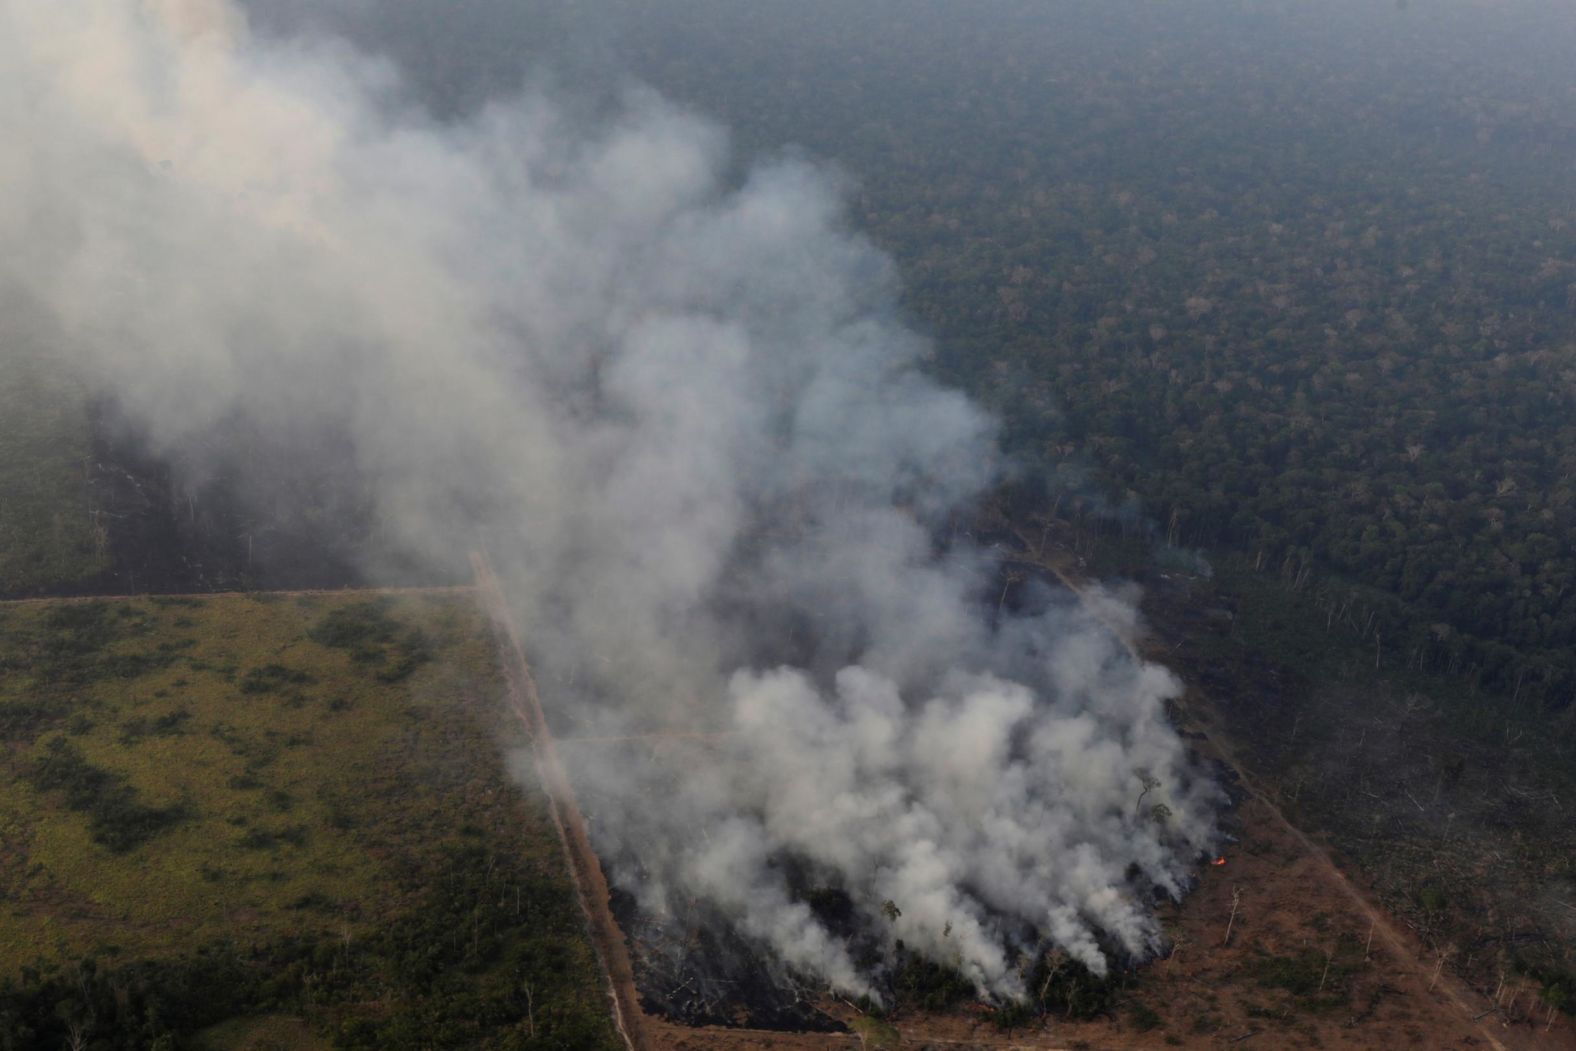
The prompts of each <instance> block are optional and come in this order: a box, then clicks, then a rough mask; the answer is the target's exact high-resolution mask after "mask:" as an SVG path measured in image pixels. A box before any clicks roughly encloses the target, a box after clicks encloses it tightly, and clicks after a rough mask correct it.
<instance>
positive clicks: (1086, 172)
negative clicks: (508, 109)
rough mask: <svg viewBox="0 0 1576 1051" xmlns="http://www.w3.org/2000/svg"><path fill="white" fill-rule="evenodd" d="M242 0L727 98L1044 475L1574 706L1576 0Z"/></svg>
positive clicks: (596, 85)
mask: <svg viewBox="0 0 1576 1051" xmlns="http://www.w3.org/2000/svg"><path fill="white" fill-rule="evenodd" d="M259 7H260V8H261V5H259ZM256 15H257V18H258V21H259V23H260V24H261V25H262V27H263V28H264V29H265V30H266V29H267V28H268V27H269V26H271V25H283V24H288V23H293V22H298V21H300V20H303V19H309V20H314V21H317V22H319V23H326V24H328V25H330V26H332V27H334V28H337V29H339V30H341V31H343V32H345V33H347V34H348V35H350V36H352V37H356V38H358V39H360V40H361V41H362V42H363V43H367V42H370V43H372V44H374V45H376V46H378V47H380V48H382V49H383V50H385V51H387V52H388V53H389V54H390V55H391V56H392V57H393V58H394V60H395V61H397V62H398V63H399V64H400V65H401V66H402V67H404V68H405V69H407V70H408V71H409V72H411V73H412V74H413V75H414V77H415V78H416V81H417V83H419V84H420V85H422V91H423V94H424V97H423V98H422V99H421V100H420V101H421V102H422V103H423V104H425V105H429V106H431V107H433V108H434V109H436V110H440V111H447V112H453V111H463V110H465V109H466V108H468V107H470V106H472V105H475V104H478V103H479V102H480V101H481V100H483V99H485V98H486V97H488V96H489V95H491V94H493V93H494V92H496V90H497V88H498V87H499V86H500V85H501V84H510V83H515V82H519V83H525V82H528V81H537V80H540V79H543V78H544V77H553V78H557V79H558V80H560V81H563V82H566V83H567V84H568V85H569V86H570V87H571V88H572V89H573V90H574V91H575V92H577V93H580V94H582V95H584V94H586V89H587V88H591V89H592V90H591V92H590V94H591V95H593V96H595V95H597V94H601V95H602V96H603V97H608V96H611V95H616V94H617V93H618V92H619V91H622V90H626V89H627V88H628V87H629V86H630V85H631V84H633V83H636V82H644V83H650V84H653V85H655V86H656V87H657V88H658V89H660V90H661V91H663V92H665V93H667V94H669V95H671V96H674V97H676V98H678V99H679V100H681V101H683V102H685V103H687V104H690V105H693V106H695V107H697V108H699V109H701V110H703V111H706V112H709V113H711V114H713V115H715V116H716V117H717V118H718V119H720V120H721V121H723V122H725V123H726V124H727V125H728V126H730V127H731V128H732V129H733V133H734V135H735V139H736V142H737V144H738V145H739V148H740V154H741V157H746V158H747V157H749V156H752V155H756V154H759V153H763V152H764V153H772V152H780V151H782V150H784V149H803V150H806V151H808V152H809V153H810V154H811V155H813V156H815V157H818V158H822V159H827V160H830V161H832V162H833V163H835V164H837V165H838V166H840V167H841V168H843V169H844V170H845V171H846V172H847V173H848V174H849V177H850V180H849V181H850V191H849V192H850V201H851V213H852V218H853V220H854V221H855V222H856V223H858V224H859V225H860V226H861V227H862V228H863V229H865V230H866V231H867V232H868V233H869V234H870V235H871V236H872V237H873V238H875V239H876V240H877V241H878V242H879V243H880V244H882V245H883V246H885V247H886V248H887V249H888V250H889V251H890V252H891V253H892V254H893V255H894V256H895V258H896V259H897V261H898V264H899V269H900V272H901V276H902V280H903V282H904V287H905V296H906V304H907V307H908V309H909V310H910V311H911V313H912V314H913V315H914V317H915V318H917V319H919V320H920V322H921V323H922V324H923V325H924V326H925V327H926V328H927V329H928V330H929V331H930V332H931V334H932V335H933V336H934V338H935V341H936V349H935V354H934V361H933V366H934V368H935V369H936V370H937V371H938V372H940V373H941V374H943V375H945V376H946V377H948V378H949V379H951V380H953V381H954V382H957V383H959V384H961V385H963V386H965V387H967V388H968V389H969V390H971V391H972V392H973V393H975V394H976V395H977V396H979V397H981V398H983V399H985V400H986V401H988V402H989V403H990V404H992V405H993V406H994V407H995V408H996V409H997V410H998V411H999V412H1000V413H1001V414H1002V415H1003V417H1004V419H1005V422H1006V429H1007V434H1008V437H1009V444H1010V448H1011V449H1012V451H1013V452H1014V453H1015V454H1016V455H1017V457H1018V459H1019V462H1020V463H1021V465H1022V476H1023V478H1024V479H1026V480H1028V481H1030V482H1031V483H1038V481H1039V480H1047V484H1046V486H1045V488H1046V490H1047V491H1050V490H1052V489H1054V488H1055V487H1056V486H1058V485H1063V484H1065V480H1066V479H1067V478H1069V477H1075V476H1076V477H1080V478H1084V477H1085V476H1087V480H1086V481H1083V482H1080V484H1082V485H1087V486H1088V487H1090V488H1091V489H1093V490H1095V491H1098V492H1100V493H1102V494H1103V495H1105V496H1107V497H1109V498H1111V499H1112V500H1113V501H1115V502H1117V503H1125V504H1128V505H1130V506H1131V505H1136V506H1139V507H1141V508H1142V509H1143V512H1144V514H1146V515H1147V516H1148V517H1149V519H1150V520H1152V521H1154V522H1157V523H1161V524H1162V525H1163V526H1164V529H1165V533H1166V534H1167V536H1168V537H1169V538H1170V539H1172V540H1173V541H1175V542H1178V543H1182V544H1187V545H1199V546H1204V547H1207V548H1212V549H1225V550H1235V551H1245V552H1250V553H1257V552H1263V553H1264V557H1265V558H1266V559H1272V560H1274V561H1275V562H1276V563H1282V562H1285V561H1287V560H1290V561H1292V562H1293V563H1295V564H1297V565H1311V566H1314V567H1317V568H1319V569H1320V570H1322V571H1324V572H1328V573H1334V574H1337V575H1341V576H1346V577H1350V578H1354V579H1360V580H1362V581H1364V582H1367V583H1370V584H1375V585H1378V586H1380V587H1382V588H1384V589H1386V590H1387V591H1389V592H1391V593H1393V594H1394V595H1395V596H1397V597H1398V598H1399V599H1400V600H1402V601H1403V602H1404V603H1405V604H1406V605H1405V608H1406V609H1407V611H1408V614H1407V615H1408V617H1409V619H1410V621H1411V622H1412V623H1413V625H1414V627H1416V629H1417V630H1419V631H1423V632H1425V633H1429V635H1430V637H1432V638H1434V639H1436V640H1448V641H1449V643H1450V645H1454V646H1458V647H1463V649H1462V650H1461V651H1460V652H1458V653H1457V655H1456V657H1455V658H1454V659H1456V660H1458V661H1460V662H1461V665H1462V666H1463V667H1467V666H1476V667H1478V669H1479V671H1480V674H1481V673H1486V676H1487V678H1486V681H1487V682H1488V683H1489V684H1490V685H1495V686H1500V687H1503V688H1506V689H1507V690H1508V688H1509V685H1510V683H1512V682H1515V683H1517V684H1520V683H1521V682H1522V680H1523V679H1529V681H1531V682H1532V683H1533V684H1534V685H1533V686H1532V687H1530V688H1529V691H1528V693H1527V695H1528V696H1534V697H1536V698H1537V699H1538V700H1539V701H1540V702H1541V703H1543V704H1545V705H1547V706H1549V707H1551V708H1563V707H1565V706H1567V705H1569V703H1570V701H1571V699H1572V692H1573V689H1576V676H1573V674H1572V668H1573V664H1572V658H1571V656H1570V654H1569V650H1570V647H1571V646H1572V645H1573V644H1576V587H1573V586H1572V585H1573V584H1576V548H1573V547H1572V545H1571V544H1570V542H1569V537H1570V536H1571V534H1572V529H1573V527H1576V414H1573V411H1572V410H1573V408H1576V405H1573V401H1576V70H1573V67H1572V66H1571V64H1570V62H1569V56H1570V55H1571V54H1576V18H1572V17H1570V12H1569V9H1568V8H1567V7H1566V5H1564V4H1563V3H1560V2H1554V0H1500V2H1486V0H1483V2H1473V0H1435V2H1430V0H1411V2H1407V0H1399V2H1394V3H1372V2H1359V0H1333V2H1322V3H1317V4H1315V3H1300V2H1292V0H1202V2H1193V3H1187V4H1161V3H1153V2H1137V0H1133V2H1127V0H1102V2H1099V3H1094V2H1063V3H1058V2H1045V0H988V2H981V3H962V2H957V0H864V2H861V3H858V4H847V3H839V2H833V0H793V2H789V0H762V2H755V3H750V4H738V3H735V2H731V0H666V2H664V3H662V4H660V5H658V4H649V3H643V2H641V3H637V2H634V0H597V2H592V3H582V4H576V5H572V6H571V5H563V4H556V3H549V2H546V0H528V2H525V3H516V2H507V3H506V2H503V0H463V2H459V3H455V4H452V5H445V7H444V8H443V10H442V11H441V13H440V12H439V11H438V10H437V9H435V8H433V7H432V6H431V5H428V4H423V3H417V2H415V0H392V2H388V3H379V4H354V3H344V4H341V5H338V6H336V5H334V4H329V5H327V6H322V5H306V4H300V5H291V4H283V5H277V4H270V5H268V10H261V9H259V10H258V11H257V12H256ZM565 40H569V41H572V42H573V43H572V44H571V45H570V46H567V47H566V46H564V44H563V42H564V41H565ZM538 41H541V42H543V44H544V46H542V47H541V48H537V47H536V44H537V42H538ZM549 41H550V42H552V43H551V45H550V46H545V45H546V42H549ZM546 70H550V71H551V72H550V73H547V72H544V71H546ZM1069 465H1075V466H1076V465H1087V467H1088V468H1089V470H1088V471H1087V472H1084V471H1075V472H1069V471H1068V467H1069ZM1529 667H1531V668H1532V669H1533V671H1534V674H1533V675H1532V676H1530V677H1528V676H1527V674H1526V672H1527V669H1528V668H1529ZM1518 688H1519V687H1518Z"/></svg>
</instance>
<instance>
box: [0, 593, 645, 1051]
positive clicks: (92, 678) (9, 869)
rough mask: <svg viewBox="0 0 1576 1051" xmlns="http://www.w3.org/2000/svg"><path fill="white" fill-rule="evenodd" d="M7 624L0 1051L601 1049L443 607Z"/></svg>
mask: <svg viewBox="0 0 1576 1051" xmlns="http://www.w3.org/2000/svg"><path fill="white" fill-rule="evenodd" d="M369 609H375V610H376V615H375V616H372V615H370V614H369V613H368V610H369ZM0 617H3V618H4V624H5V630H4V632H3V633H0V735H3V738H0V756H3V765H0V844H4V847H5V850H6V851H7V858H8V860H7V863H6V865H5V866H4V867H3V868H0V892H3V894H0V1034H3V1035H0V1048H5V1049H9V1048H13V1047H15V1048H31V1047H59V1046H64V1045H65V1044H66V1043H67V1041H68V1039H69V1038H70V1037H71V1035H72V1034H73V1033H76V1034H77V1035H79V1036H82V1037H83V1039H85V1040H87V1041H88V1042H89V1044H90V1045H91V1046H94V1047H103V1048H113V1049H121V1048H126V1049H130V1048H148V1047H168V1048H186V1047H191V1048H202V1047H214V1048H217V1047H226V1048H229V1047H248V1046H257V1047H263V1046H284V1047H300V1048H322V1047H330V1046H331V1047H338V1048H365V1049H384V1048H432V1047H447V1048H486V1047H496V1048H505V1047H507V1048H594V1047H613V1046H615V1044H616V1040H615V1038H614V1036H613V1034H612V1031H611V1026H610V1024H609V1021H608V1019H607V1018H606V1016H605V1013H604V1011H603V1006H602V1005H603V1000H602V997H601V996H600V993H599V991H598V978H597V974H596V968H595V961H594V958H593V956H592V953H591V950H590V947H589V945H588V943H587V942H586V940H585V937H584V933H583V930H582V923H583V920H582V917H581V915H580V912H579V909H578V906H577V905H576V902H575V898H574V895H573V892H572V889H571V888H570V887H569V885H568V883H567V881H566V877H565V875H564V869H563V862H562V858H561V856H560V852H559V848H558V844H557V840H556V837H555V835H554V833H553V832H552V828H551V825H550V823H549V821H548V819H547V817H546V814H545V810H544V803H543V801H542V799H541V798H540V797H539V796H538V795H537V794H536V793H535V790H534V789H528V790H526V791H524V793H523V794H522V792H521V791H520V790H517V789H515V788H513V787H512V786H510V785H509V784H508V783H507V779H506V777H505V775H504V774H503V772H502V764H501V762H500V759H499V755H498V744H497V735H498V734H500V733H507V732H508V726H507V724H506V723H502V722H501V721H500V720H499V718H498V714H497V711H496V709H495V707H494V706H493V705H492V704H491V703H490V701H489V700H488V699H489V698H492V697H494V696H496V694H497V691H498V689H499V688H500V686H499V681H498V678H497V672H496V670H495V668H494V666H493V651H492V647H491V644H490V642H489V641H488V640H487V638H486V635H485V631H484V629H483V626H482V622H481V619H480V617H479V615H478V614H477V612H476V611H475V610H474V609H473V608H472V607H470V606H469V605H468V604H467V603H466V602H465V601H464V600H463V599H457V598H448V597H441V598H440V597H433V598H410V599H405V600H401V601H398V602H394V601H388V602H377V603H358V602H354V601H348V602H347V601H346V600H345V599H343V598H338V597H323V598H302V599H299V600H289V601H278V602H266V603H258V602H255V601H252V600H250V599H249V598H243V597H233V598H232V597H213V598H210V599H207V600H205V601H203V602H202V603H201V604H200V605H194V604H188V603H176V602H171V601H168V600H139V601H135V602H124V603H121V602H115V603H111V602H80V603H77V602H73V603H37V604H17V605H10V606H4V607H0ZM369 623H371V624H375V625H376V628H375V630H369V631H362V632H360V633H357V632H356V631H351V632H349V633H348V634H347V633H346V630H345V629H346V625H354V624H369ZM314 638H328V639H329V641H330V642H342V641H350V642H351V643H352V644H351V645H348V646H347V645H325V644H323V643H321V642H316V641H313V639H314ZM412 652H419V653H420V654H421V659H420V660H419V661H417V662H415V663H414V664H413V665H412V666H411V667H410V669H409V670H408V671H406V672H405V673H404V674H403V675H401V676H400V677H399V678H398V681H389V676H388V675H387V674H386V673H387V672H388V670H389V669H390V668H392V667H397V666H398V665H399V664H400V663H401V662H402V661H404V660H405V659H406V658H407V657H408V656H409V655H410V654H411V653H412ZM368 654H370V656H368ZM199 1034H200V1035H199ZM267 1040H275V1041H276V1042H275V1043H274V1044H268V1043H266V1041H267ZM248 1041H250V1043H249V1042H248Z"/></svg>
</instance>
